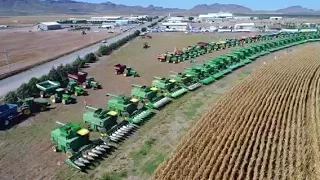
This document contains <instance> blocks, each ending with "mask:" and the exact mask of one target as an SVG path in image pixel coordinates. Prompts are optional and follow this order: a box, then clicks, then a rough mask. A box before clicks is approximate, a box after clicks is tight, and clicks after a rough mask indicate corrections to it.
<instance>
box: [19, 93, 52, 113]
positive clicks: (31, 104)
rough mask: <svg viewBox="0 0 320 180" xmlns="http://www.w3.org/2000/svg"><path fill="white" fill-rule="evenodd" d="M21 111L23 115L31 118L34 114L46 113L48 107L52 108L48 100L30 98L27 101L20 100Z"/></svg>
mask: <svg viewBox="0 0 320 180" xmlns="http://www.w3.org/2000/svg"><path fill="white" fill-rule="evenodd" d="M18 105H19V109H20V111H21V113H22V115H25V116H30V115H31V114H33V113H38V112H42V111H46V110H47V108H48V106H50V104H49V102H48V100H46V99H42V98H41V99H35V98H34V97H29V98H25V99H22V100H21V99H19V101H18Z"/></svg>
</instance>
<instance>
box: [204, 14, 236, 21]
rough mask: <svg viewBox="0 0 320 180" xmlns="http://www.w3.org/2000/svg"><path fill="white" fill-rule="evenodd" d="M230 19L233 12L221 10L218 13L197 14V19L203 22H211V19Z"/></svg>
mask: <svg viewBox="0 0 320 180" xmlns="http://www.w3.org/2000/svg"><path fill="white" fill-rule="evenodd" d="M217 18H218V19H221V20H222V19H232V18H233V14H231V13H223V12H219V13H208V14H200V15H199V20H200V21H203V22H210V21H211V22H212V20H213V19H217Z"/></svg>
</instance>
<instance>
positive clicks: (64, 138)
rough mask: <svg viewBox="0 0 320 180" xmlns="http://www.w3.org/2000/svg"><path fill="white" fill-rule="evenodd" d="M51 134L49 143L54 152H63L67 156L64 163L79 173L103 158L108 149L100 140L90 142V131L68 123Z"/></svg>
mask: <svg viewBox="0 0 320 180" xmlns="http://www.w3.org/2000/svg"><path fill="white" fill-rule="evenodd" d="M57 123H58V124H60V125H62V127H60V128H58V129H55V130H53V131H52V132H51V141H52V143H53V144H54V146H53V147H52V149H53V151H54V152H64V153H66V155H67V159H66V163H67V164H68V165H70V166H72V167H74V168H76V169H78V170H80V171H83V170H85V169H87V168H88V167H89V166H90V164H92V163H93V161H95V160H97V159H99V158H100V157H102V156H104V154H106V152H107V151H108V149H109V148H110V147H109V146H108V144H107V143H105V142H103V141H102V140H100V139H99V140H96V141H91V140H90V139H89V134H90V131H89V130H87V129H84V128H82V127H81V126H79V125H77V124H74V123H68V124H62V123H59V122H57Z"/></svg>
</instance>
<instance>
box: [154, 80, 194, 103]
mask: <svg viewBox="0 0 320 180" xmlns="http://www.w3.org/2000/svg"><path fill="white" fill-rule="evenodd" d="M154 78H155V79H154V80H153V81H152V87H155V88H158V89H159V90H160V91H161V92H162V93H164V94H165V96H167V97H171V98H177V97H180V96H181V95H183V94H185V93H187V92H188V90H187V89H186V88H183V87H181V86H179V85H178V84H177V83H176V81H175V80H172V79H166V78H160V77H154Z"/></svg>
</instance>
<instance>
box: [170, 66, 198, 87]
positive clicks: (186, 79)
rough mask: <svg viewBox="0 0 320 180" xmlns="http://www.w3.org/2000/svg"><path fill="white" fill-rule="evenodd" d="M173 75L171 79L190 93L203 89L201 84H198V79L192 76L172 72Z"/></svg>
mask: <svg viewBox="0 0 320 180" xmlns="http://www.w3.org/2000/svg"><path fill="white" fill-rule="evenodd" d="M170 72H171V73H172V74H173V75H170V76H171V79H173V80H175V81H176V82H177V83H178V84H179V85H180V86H182V87H184V88H187V89H188V90H189V91H193V90H196V89H198V88H199V87H201V84H200V83H198V82H197V78H196V77H195V76H192V75H190V74H184V73H176V72H172V71H170Z"/></svg>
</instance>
